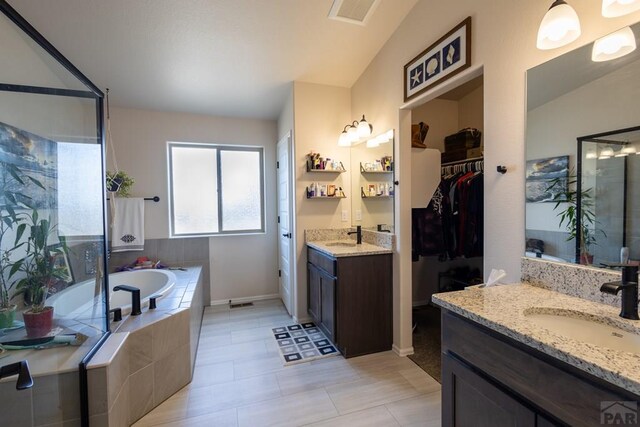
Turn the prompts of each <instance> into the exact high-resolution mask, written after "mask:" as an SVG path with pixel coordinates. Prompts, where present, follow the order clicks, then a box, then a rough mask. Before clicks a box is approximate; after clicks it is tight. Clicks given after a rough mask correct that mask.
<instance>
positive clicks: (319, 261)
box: [307, 248, 336, 277]
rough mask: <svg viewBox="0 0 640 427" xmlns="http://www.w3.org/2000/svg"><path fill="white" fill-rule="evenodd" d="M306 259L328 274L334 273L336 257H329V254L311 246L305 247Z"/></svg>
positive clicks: (333, 274)
mask: <svg viewBox="0 0 640 427" xmlns="http://www.w3.org/2000/svg"><path fill="white" fill-rule="evenodd" d="M307 249H308V250H307V259H308V261H309V262H310V263H311V264H313V265H315V266H316V267H318V268H321V269H323V270H324V271H326V272H327V273H329V274H330V275H332V276H334V277H335V275H336V259H335V258H332V257H330V256H329V255H325V254H323V253H322V252H320V251H317V250H315V249H313V248H307Z"/></svg>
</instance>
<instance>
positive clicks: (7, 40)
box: [0, 0, 109, 426]
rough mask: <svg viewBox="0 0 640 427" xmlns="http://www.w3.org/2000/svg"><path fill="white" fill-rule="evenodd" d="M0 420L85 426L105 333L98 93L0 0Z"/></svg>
mask: <svg viewBox="0 0 640 427" xmlns="http://www.w3.org/2000/svg"><path fill="white" fill-rule="evenodd" d="M0 11H2V12H3V13H0V40H2V43H0V56H1V57H2V58H3V61H2V64H1V65H0V262H1V264H0V268H1V271H0V274H1V275H2V276H1V279H2V280H1V282H0V366H4V365H8V364H12V363H15V362H19V361H22V360H26V361H27V363H28V365H29V368H30V373H31V375H32V377H33V387H32V388H31V389H28V390H17V389H16V377H15V376H14V377H10V378H4V379H1V380H0V396H2V399H0V414H2V421H0V424H2V425H10V426H44V425H87V422H88V411H87V408H88V405H87V401H86V390H85V389H83V384H86V376H85V375H86V372H85V370H84V366H85V364H86V362H87V361H88V360H89V359H90V357H91V356H92V354H93V353H94V352H95V350H96V349H97V347H98V346H99V344H100V343H101V342H102V341H103V340H104V338H105V337H106V336H107V335H108V330H109V329H108V321H107V311H108V297H107V295H108V294H107V293H106V289H107V286H106V281H107V279H106V278H105V276H104V274H103V272H104V271H107V269H106V259H105V258H106V257H105V253H106V245H105V242H106V239H105V215H104V212H105V202H104V200H105V199H104V194H105V193H104V179H103V177H104V155H103V145H102V139H103V138H102V93H101V92H100V91H99V90H98V89H97V88H96V87H95V86H94V85H93V84H92V83H91V82H90V81H88V80H87V79H86V78H85V77H84V76H83V75H82V74H81V73H80V72H79V71H78V70H77V69H76V68H75V67H73V65H71V64H70V63H69V62H68V61H66V60H65V59H64V58H63V57H62V56H61V55H59V53H58V52H57V51H55V49H54V48H53V47H52V46H51V45H49V44H48V42H46V40H44V39H43V38H42V37H41V36H40V35H39V34H37V33H36V32H35V30H33V28H31V27H30V25H29V24H27V23H26V21H24V20H23V19H22V18H21V17H20V16H19V15H18V14H17V13H16V12H15V11H14V10H13V9H11V7H10V6H9V5H8V4H7V3H6V2H5V1H3V0H0Z"/></svg>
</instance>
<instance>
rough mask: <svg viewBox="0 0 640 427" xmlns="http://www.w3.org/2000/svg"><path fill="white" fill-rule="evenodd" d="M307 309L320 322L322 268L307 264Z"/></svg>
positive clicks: (316, 321)
mask: <svg viewBox="0 0 640 427" xmlns="http://www.w3.org/2000/svg"><path fill="white" fill-rule="evenodd" d="M307 276H308V277H307V284H308V289H307V311H308V312H309V315H310V316H311V318H312V319H313V321H314V322H315V323H316V324H318V325H319V324H320V320H321V319H322V317H321V315H320V270H318V268H316V266H314V265H313V264H307Z"/></svg>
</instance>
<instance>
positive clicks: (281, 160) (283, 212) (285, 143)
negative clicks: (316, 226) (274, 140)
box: [276, 132, 294, 314]
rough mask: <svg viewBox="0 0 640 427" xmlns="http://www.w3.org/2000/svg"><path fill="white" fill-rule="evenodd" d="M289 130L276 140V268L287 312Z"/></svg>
mask: <svg viewBox="0 0 640 427" xmlns="http://www.w3.org/2000/svg"><path fill="white" fill-rule="evenodd" d="M290 151H291V132H289V134H288V135H287V136H285V137H284V138H282V139H281V140H280V141H279V142H278V146H277V150H276V153H277V154H276V155H277V158H278V169H277V176H278V241H279V244H278V252H279V257H278V268H279V269H280V298H282V302H283V303H284V305H285V307H286V308H287V311H288V312H289V314H292V308H293V295H294V292H293V289H292V277H293V246H294V243H293V242H294V240H293V218H292V216H291V212H292V210H293V209H292V206H291V202H292V200H291V185H292V180H291V160H290Z"/></svg>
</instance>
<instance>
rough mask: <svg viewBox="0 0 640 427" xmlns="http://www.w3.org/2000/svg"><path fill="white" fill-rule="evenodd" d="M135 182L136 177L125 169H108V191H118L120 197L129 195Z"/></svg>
mask: <svg viewBox="0 0 640 427" xmlns="http://www.w3.org/2000/svg"><path fill="white" fill-rule="evenodd" d="M134 183H135V181H134V179H133V178H131V177H130V176H129V175H128V174H127V173H126V172H124V171H117V172H111V171H107V191H108V192H110V193H116V194H117V195H118V196H120V197H129V196H130V195H131V188H132V187H133V184H134Z"/></svg>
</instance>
